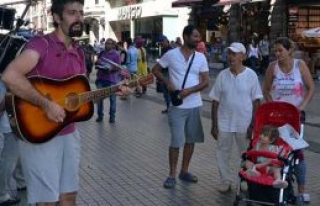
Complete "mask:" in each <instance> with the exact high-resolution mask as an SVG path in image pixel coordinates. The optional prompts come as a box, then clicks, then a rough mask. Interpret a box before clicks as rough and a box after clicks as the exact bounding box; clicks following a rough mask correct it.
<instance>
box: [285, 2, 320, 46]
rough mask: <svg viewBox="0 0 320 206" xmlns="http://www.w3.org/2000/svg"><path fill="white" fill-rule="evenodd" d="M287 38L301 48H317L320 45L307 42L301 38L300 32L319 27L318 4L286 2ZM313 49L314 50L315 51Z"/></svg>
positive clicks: (319, 3)
mask: <svg viewBox="0 0 320 206" xmlns="http://www.w3.org/2000/svg"><path fill="white" fill-rule="evenodd" d="M287 14H288V24H287V25H288V27H287V32H288V37H289V38H291V39H292V40H293V41H295V42H297V43H299V44H300V46H302V47H317V48H319V47H320V45H318V44H316V43H312V42H311V41H307V40H306V39H305V38H303V36H302V32H303V31H306V30H309V29H312V28H316V27H320V2H318V3H317V4H313V3H312V2H309V1H308V2H307V3H306V2H302V1H300V2H299V1H293V2H290V1H289V2H288V7H287ZM317 48H315V49H317Z"/></svg>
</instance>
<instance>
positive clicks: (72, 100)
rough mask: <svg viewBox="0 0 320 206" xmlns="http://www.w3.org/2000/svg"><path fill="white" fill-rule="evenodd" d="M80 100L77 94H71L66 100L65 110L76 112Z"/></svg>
mask: <svg viewBox="0 0 320 206" xmlns="http://www.w3.org/2000/svg"><path fill="white" fill-rule="evenodd" d="M79 106H80V99H79V96H78V95H77V94H69V95H68V96H67V98H66V102H65V108H66V109H67V110H68V111H76V110H77V109H79Z"/></svg>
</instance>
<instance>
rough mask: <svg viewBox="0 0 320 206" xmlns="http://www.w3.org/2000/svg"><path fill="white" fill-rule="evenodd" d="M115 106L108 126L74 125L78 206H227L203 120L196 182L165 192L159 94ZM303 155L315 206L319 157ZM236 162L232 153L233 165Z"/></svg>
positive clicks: (319, 200)
mask: <svg viewBox="0 0 320 206" xmlns="http://www.w3.org/2000/svg"><path fill="white" fill-rule="evenodd" d="M117 103H118V107H117V114H116V122H115V123H114V124H110V123H109V122H108V116H107V115H106V117H105V121H104V122H102V123H96V122H95V118H96V115H95V116H94V117H93V118H92V119H91V120H89V121H87V122H82V123H79V125H78V126H79V128H80V132H81V136H82V159H81V169H80V179H81V180H80V190H79V196H78V199H77V205H78V206H82V205H86V206H96V205H97V206H98V205H101V206H109V205H110V206H151V205H152V206H153V205H157V206H179V205H181V206H200V205H203V206H229V205H233V201H234V198H235V190H232V191H231V192H230V193H228V194H226V195H223V194H220V193H219V192H218V190H217V184H218V182H219V175H218V171H217V168H216V160H215V148H216V142H215V141H214V140H213V138H212V137H211V136H210V125H211V121H210V119H209V118H208V117H206V115H204V117H203V119H202V120H203V126H204V130H205V135H206V138H205V143H204V144H199V145H197V146H196V149H195V153H194V158H193V159H192V162H191V165H190V171H192V172H193V173H194V174H196V175H197V176H198V177H199V182H198V183H197V184H186V183H183V182H181V181H179V180H178V181H177V186H176V188H175V189H174V190H167V189H164V188H163V187H162V184H163V180H164V179H165V178H166V177H167V174H168V145H169V139H170V135H169V128H168V124H167V117H166V115H163V114H161V110H163V109H164V103H163V98H162V94H159V93H156V92H155V90H154V86H151V88H149V90H148V92H147V95H146V96H144V97H143V98H140V99H137V98H135V97H130V98H129V99H128V100H127V101H121V100H118V102H117ZM108 105H109V101H105V108H106V109H108ZM207 108H209V103H205V106H204V110H208V109H207ZM204 112H205V111H204ZM105 113H106V114H108V112H107V111H106V112H105ZM204 114H205V113H204ZM305 155H306V160H307V162H308V164H309V167H308V184H307V185H308V187H307V192H308V193H310V195H311V199H312V201H311V203H310V204H309V205H311V206H318V205H320V190H319V188H320V180H319V171H320V166H319V159H320V154H319V153H316V152H313V151H311V150H306V152H305ZM238 158H239V156H238V155H237V154H236V152H235V150H232V159H233V161H236V159H238ZM180 162H181V157H180V159H179V163H180ZM179 165H180V164H179ZM237 170H238V169H237V168H236V167H234V171H235V172H236V171H237ZM20 195H22V197H23V198H24V202H22V203H21V204H20V205H23V206H24V205H26V204H25V194H24V193H21V194H20ZM243 205H244V204H243Z"/></svg>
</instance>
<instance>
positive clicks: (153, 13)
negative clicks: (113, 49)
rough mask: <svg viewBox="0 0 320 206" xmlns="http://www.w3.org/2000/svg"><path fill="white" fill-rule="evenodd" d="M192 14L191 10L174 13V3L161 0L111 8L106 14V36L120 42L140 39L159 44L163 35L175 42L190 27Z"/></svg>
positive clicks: (180, 10)
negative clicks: (190, 13) (129, 38)
mask: <svg viewBox="0 0 320 206" xmlns="http://www.w3.org/2000/svg"><path fill="white" fill-rule="evenodd" d="M189 12H190V9H188V8H179V9H173V8H172V7H171V2H170V4H167V3H164V2H163V1H161V0H158V1H147V2H145V3H141V4H134V5H128V6H122V7H115V8H111V9H110V11H107V14H106V22H109V27H107V28H106V30H107V31H106V33H107V35H108V36H110V37H112V38H115V39H117V40H124V39H125V38H127V37H131V38H134V37H136V36H141V37H144V38H146V39H150V40H156V38H157V37H159V36H160V35H166V36H167V37H168V39H169V40H174V39H175V38H176V37H178V36H181V33H182V30H183V27H184V26H185V25H187V24H188V19H189Z"/></svg>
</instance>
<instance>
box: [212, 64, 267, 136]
mask: <svg viewBox="0 0 320 206" xmlns="http://www.w3.org/2000/svg"><path fill="white" fill-rule="evenodd" d="M209 97H210V98H212V99H213V100H216V101H218V102H219V107H218V129H219V131H221V132H239V133H243V132H246V131H247V128H248V126H249V124H250V123H251V120H252V109H253V104H252V103H253V101H254V100H257V99H262V97H263V96H262V91H261V86H260V83H259V80H258V77H257V75H256V73H255V72H254V71H253V70H252V69H249V68H245V70H244V71H243V72H242V73H240V74H238V75H237V76H235V75H234V74H232V73H231V71H230V68H228V69H225V70H223V71H221V72H220V74H219V75H218V77H217V79H216V82H215V84H214V85H213V87H212V89H211V91H210V93H209Z"/></svg>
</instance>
